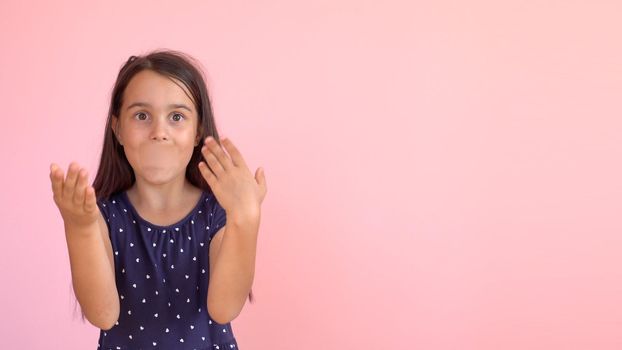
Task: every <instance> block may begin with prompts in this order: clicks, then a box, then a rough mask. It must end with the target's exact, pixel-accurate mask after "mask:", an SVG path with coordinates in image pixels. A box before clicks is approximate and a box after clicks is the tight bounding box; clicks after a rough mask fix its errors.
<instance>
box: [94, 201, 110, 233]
mask: <svg viewBox="0 0 622 350" xmlns="http://www.w3.org/2000/svg"><path fill="white" fill-rule="evenodd" d="M97 207H99V211H100V212H101V214H102V216H103V217H104V221H106V226H108V232H109V233H110V232H111V231H110V207H109V202H108V201H106V200H104V199H100V200H98V201H97Z"/></svg>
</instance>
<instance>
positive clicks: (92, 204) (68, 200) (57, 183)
mask: <svg viewBox="0 0 622 350" xmlns="http://www.w3.org/2000/svg"><path fill="white" fill-rule="evenodd" d="M50 180H51V182H52V192H53V193H54V203H56V206H57V207H58V210H59V211H60V214H61V216H62V218H63V221H65V225H76V226H89V225H93V224H96V223H97V219H98V216H99V215H100V213H99V208H98V207H97V203H96V198H95V189H94V188H93V187H92V186H89V185H88V171H87V170H86V169H83V168H81V167H80V166H79V165H78V164H77V163H75V162H72V163H71V164H69V169H68V172H67V178H64V175H63V169H61V168H60V167H59V166H58V165H56V164H54V163H52V164H50Z"/></svg>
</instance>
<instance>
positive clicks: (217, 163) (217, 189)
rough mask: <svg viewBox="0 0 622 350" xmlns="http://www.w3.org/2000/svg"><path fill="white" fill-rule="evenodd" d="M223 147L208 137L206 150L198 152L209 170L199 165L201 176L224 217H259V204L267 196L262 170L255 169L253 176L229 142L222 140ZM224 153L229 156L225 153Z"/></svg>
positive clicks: (202, 163) (203, 164)
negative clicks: (225, 214)
mask: <svg viewBox="0 0 622 350" xmlns="http://www.w3.org/2000/svg"><path fill="white" fill-rule="evenodd" d="M222 145H223V146H224V149H223V148H222V147H221V146H220V145H219V144H218V142H216V140H215V139H214V138H213V137H211V136H208V137H207V138H206V139H205V146H204V147H203V148H202V149H201V152H202V153H203V156H204V157H205V159H206V161H207V165H209V168H208V167H207V165H206V163H205V162H200V163H199V170H200V171H201V174H202V175H203V177H204V178H205V180H206V181H207V183H208V184H209V186H210V188H211V189H212V191H213V192H214V195H215V196H216V199H217V200H218V202H219V203H220V205H221V206H222V207H223V209H225V211H226V212H227V216H230V215H232V214H234V215H243V216H247V215H251V216H257V215H259V213H260V207H261V203H262V202H263V199H264V197H265V196H266V192H267V187H266V177H265V175H264V171H263V168H259V169H257V171H255V176H253V174H252V173H251V171H250V169H249V168H248V166H247V165H246V162H245V161H244V158H242V154H240V152H239V151H238V149H237V148H236V147H235V146H234V145H233V143H232V142H231V140H229V139H227V138H224V139H223V140H222ZM225 149H226V150H227V152H228V154H227V153H225Z"/></svg>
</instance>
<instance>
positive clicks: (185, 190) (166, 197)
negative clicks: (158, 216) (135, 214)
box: [126, 178, 203, 213]
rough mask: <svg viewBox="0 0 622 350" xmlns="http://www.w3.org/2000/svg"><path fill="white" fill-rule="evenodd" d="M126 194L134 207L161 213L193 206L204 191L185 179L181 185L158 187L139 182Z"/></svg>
mask: <svg viewBox="0 0 622 350" xmlns="http://www.w3.org/2000/svg"><path fill="white" fill-rule="evenodd" d="M126 192H127V196H128V198H129V199H130V201H131V202H132V204H133V205H134V207H137V208H141V209H142V210H143V211H145V212H150V213H161V212H170V211H176V210H179V208H185V207H187V206H188V205H190V206H192V205H193V204H194V203H196V202H197V201H198V199H199V197H200V196H201V193H202V192H203V191H202V190H201V189H200V188H198V187H195V186H194V185H192V184H191V183H190V182H189V181H188V180H187V179H185V178H184V181H183V182H181V183H178V184H175V183H171V184H165V185H162V186H158V187H154V186H150V185H149V184H144V183H142V182H140V181H139V180H137V181H136V182H135V183H134V185H132V187H130V188H129V189H128V190H127V191H126Z"/></svg>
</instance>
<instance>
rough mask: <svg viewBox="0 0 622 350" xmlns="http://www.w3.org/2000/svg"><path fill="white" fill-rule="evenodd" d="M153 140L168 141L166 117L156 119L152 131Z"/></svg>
mask: <svg viewBox="0 0 622 350" xmlns="http://www.w3.org/2000/svg"><path fill="white" fill-rule="evenodd" d="M151 139H152V140H168V128H167V124H166V117H159V118H155V120H154V122H153V128H152V129H151Z"/></svg>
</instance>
